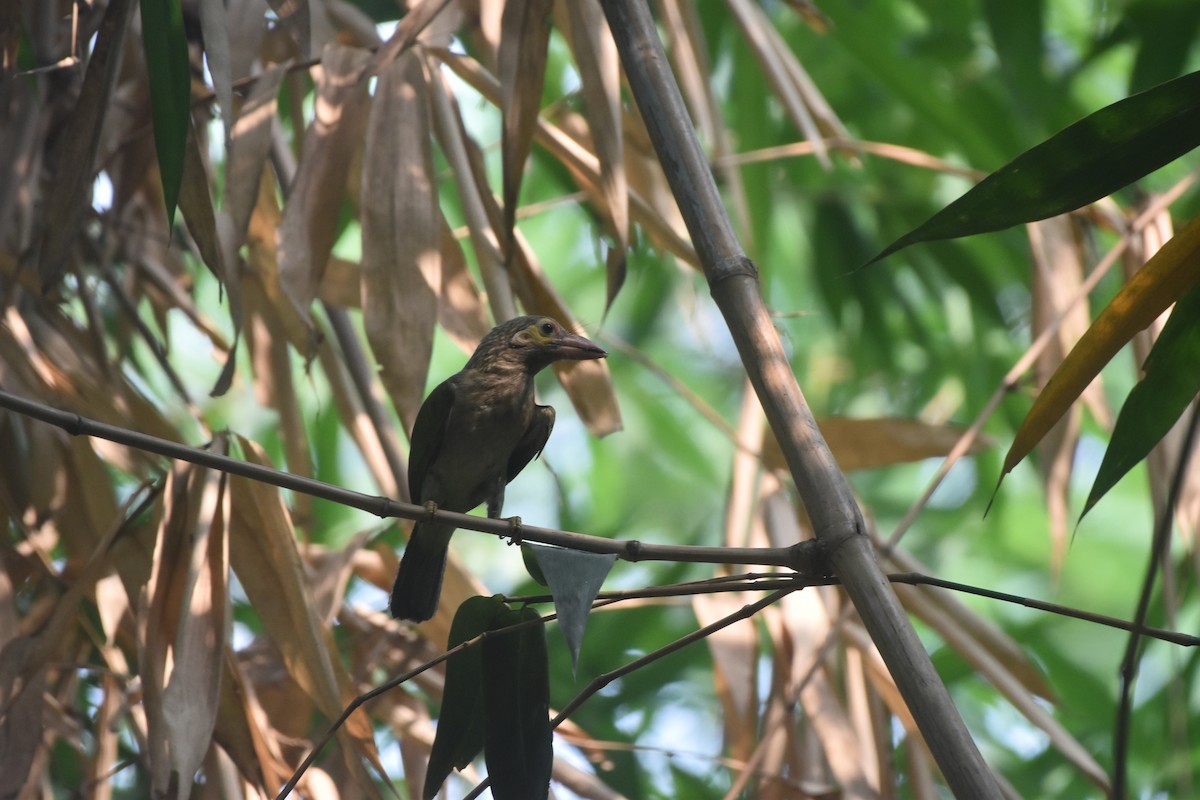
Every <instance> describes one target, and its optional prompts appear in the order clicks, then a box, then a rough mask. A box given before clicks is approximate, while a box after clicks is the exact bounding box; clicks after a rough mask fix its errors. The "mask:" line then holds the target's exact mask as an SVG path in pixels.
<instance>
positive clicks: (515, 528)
mask: <svg viewBox="0 0 1200 800" xmlns="http://www.w3.org/2000/svg"><path fill="white" fill-rule="evenodd" d="M508 525H509V527H510V528H512V533H511V534H510V535H509V537H508V543H509V544H520V543H521V539H522V537H521V518H520V517H509V518H508Z"/></svg>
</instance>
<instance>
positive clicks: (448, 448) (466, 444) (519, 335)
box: [388, 316, 606, 622]
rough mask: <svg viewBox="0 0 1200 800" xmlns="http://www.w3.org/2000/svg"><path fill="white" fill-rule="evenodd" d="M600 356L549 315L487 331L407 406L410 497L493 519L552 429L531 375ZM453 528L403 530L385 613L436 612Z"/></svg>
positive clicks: (416, 616) (425, 615) (418, 615)
mask: <svg viewBox="0 0 1200 800" xmlns="http://www.w3.org/2000/svg"><path fill="white" fill-rule="evenodd" d="M605 355H606V353H605V352H604V351H603V350H602V349H600V348H599V347H597V346H596V345H595V344H593V343H592V342H591V341H589V340H588V339H585V338H584V337H582V336H577V335H575V334H573V333H570V332H568V331H567V330H566V329H564V328H563V327H562V326H561V325H560V324H558V322H556V321H555V320H553V319H551V318H550V317H539V316H527V317H517V318H516V319H511V320H509V321H508V322H504V323H502V324H500V325H497V326H496V327H495V328H493V329H492V330H491V332H489V333H488V335H487V336H485V337H483V341H481V342H480V343H479V347H477V348H476V349H475V353H474V354H473V355H472V356H471V358H470V360H468V361H467V364H466V366H465V367H463V369H462V371H461V372H458V373H457V374H455V375H452V376H450V377H449V378H447V379H446V380H445V381H443V382H442V383H441V384H439V385H438V386H437V388H435V389H434V390H433V391H432V392H430V393H429V397H427V398H425V402H424V403H422V404H421V410H420V411H418V412H417V419H416V422H415V423H414V424H413V434H412V448H411V450H410V452H409V457H408V489H409V494H410V495H411V497H412V500H413V502H414V503H429V502H432V503H435V504H437V506H438V508H441V509H445V510H447V511H459V512H467V511H470V510H471V509H473V508H475V507H476V506H478V505H480V504H482V503H484V502H486V503H487V506H488V516H489V517H498V516H500V508H501V506H502V505H503V503H504V488H505V486H507V485H508V483H509V482H510V481H512V479H513V478H515V477H516V476H517V474H518V473H519V472H520V471H521V470H522V469H524V468H525V465H526V464H528V463H529V462H530V461H532V460H533V459H534V458H536V457H537V455H538V454H539V453H541V452H542V448H543V447H544V446H545V444H546V440H547V439H549V438H550V430H551V429H552V428H553V427H554V409H553V408H551V407H550V406H541V405H538V404H537V403H536V402H534V395H533V389H534V382H533V377H534V376H535V375H536V374H537V373H538V372H540V371H541V370H543V369H545V368H546V367H548V366H549V365H550V364H552V363H554V362H555V361H562V360H572V361H582V360H585V359H593V358H604V356H605ZM453 533H454V526H453V525H450V524H448V523H445V522H440V521H438V520H432V521H429V522H420V523H417V524H416V525H415V526H414V527H413V532H412V536H411V537H409V540H408V546H407V547H406V548H405V550H404V556H403V558H401V560H400V570H399V572H398V573H397V574H396V583H395V586H393V587H392V596H391V601H390V603H389V604H388V607H389V609H390V610H391V613H392V616H393V617H396V618H398V619H408V620H413V621H415V622H423V621H424V620H427V619H429V618H430V617H432V616H433V614H434V612H435V611H437V606H438V599H439V597H440V596H441V591H442V574H443V572H445V569H446V549H447V547H448V546H449V544H450V536H451V534H453Z"/></svg>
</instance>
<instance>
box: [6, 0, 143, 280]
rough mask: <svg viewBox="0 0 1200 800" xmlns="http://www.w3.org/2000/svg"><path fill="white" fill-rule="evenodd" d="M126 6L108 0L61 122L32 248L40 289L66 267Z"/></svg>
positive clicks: (86, 196) (121, 42) (125, 0)
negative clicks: (38, 237)
mask: <svg viewBox="0 0 1200 800" xmlns="http://www.w3.org/2000/svg"><path fill="white" fill-rule="evenodd" d="M132 9H133V0H114V2H111V3H109V4H108V8H107V9H106V10H105V12H104V20H103V22H102V23H101V24H100V30H99V31H97V33H96V40H95V44H94V45H93V46H92V52H91V56H90V57H89V58H88V64H87V72H86V73H84V76H83V84H82V86H81V87H80V90H79V100H78V101H77V102H76V103H75V108H74V109H73V111H72V112H71V114H70V115H69V116H68V117H67V119H66V121H65V123H64V125H65V127H64V128H63V130H62V133H61V137H62V141H63V142H64V143H65V145H64V147H63V151H62V153H60V154H59V157H58V162H59V163H58V171H57V174H56V175H55V176H54V180H53V181H52V182H51V183H50V186H49V196H48V198H47V200H46V208H45V212H44V213H45V219H47V220H52V221H53V224H51V225H46V226H45V230H44V231H43V233H42V241H41V245H40V247H39V248H38V263H37V271H38V278H39V279H40V280H41V283H42V287H43V289H49V288H50V287H51V286H53V285H54V284H55V283H57V282H58V279H59V277H61V275H62V273H63V270H64V269H66V261H67V257H68V255H70V253H71V250H72V249H73V248H74V247H75V246H76V244H77V242H76V238H77V236H78V234H79V231H80V229H81V228H82V227H83V220H84V212H85V211H86V210H87V209H88V208H89V207H90V201H91V191H92V179H93V177H94V174H93V171H92V170H93V165H94V164H95V162H96V153H97V151H98V150H99V149H100V135H101V133H102V132H103V131H104V121H105V118H106V117H107V115H108V111H109V108H111V107H112V105H113V103H112V102H111V100H112V93H113V87H114V86H116V84H117V78H118V74H119V73H120V69H121V60H122V58H121V56H122V54H123V52H124V50H125V36H126V34H127V32H128V31H129V17H130V12H131V11H132ZM6 79H7V78H6ZM10 158H11V156H10Z"/></svg>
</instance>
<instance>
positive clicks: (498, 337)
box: [467, 316, 608, 374]
mask: <svg viewBox="0 0 1200 800" xmlns="http://www.w3.org/2000/svg"><path fill="white" fill-rule="evenodd" d="M606 355H608V354H607V353H605V352H604V350H603V349H601V348H600V347H598V346H597V345H596V344H595V343H594V342H592V341H591V340H590V339H585V338H584V337H582V336H579V335H577V334H574V333H571V332H570V331H568V330H567V329H566V328H564V327H563V326H562V325H560V324H559V323H558V321H557V320H555V319H553V318H551V317H539V316H528V317H517V318H516V319H510V320H509V321H508V322H502V323H501V324H499V325H497V326H496V327H495V328H492V330H491V332H490V333H488V335H487V336H485V337H483V341H481V342H480V343H479V347H478V348H476V349H475V354H474V355H472V356H471V360H470V361H469V362H468V363H467V368H468V369H470V368H472V367H476V368H478V367H483V366H487V365H500V364H513V365H520V366H522V367H524V368H525V369H526V370H528V371H529V373H530V374H533V373H536V372H538V371H540V370H542V369H544V368H545V367H547V366H549V365H550V364H552V363H554V362H555V361H585V360H588V359H593V358H604V357H605V356H606Z"/></svg>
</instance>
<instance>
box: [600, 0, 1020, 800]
mask: <svg viewBox="0 0 1200 800" xmlns="http://www.w3.org/2000/svg"><path fill="white" fill-rule="evenodd" d="M601 5H602V6H603V7H604V11H605V14H606V15H607V17H608V24H609V27H610V28H611V29H612V31H613V36H614V37H615V38H616V40H617V48H618V50H619V52H620V54H621V63H622V65H623V66H624V68H625V73H626V76H627V77H628V79H629V85H630V87H631V89H632V92H633V95H634V98H635V99H636V101H637V104H638V108H639V109H640V110H641V113H642V117H643V119H644V120H645V123H646V129H647V131H648V133H649V134H650V139H651V141H652V142H653V143H654V148H655V151H656V152H657V153H658V157H659V161H660V162H661V163H662V166H663V169H664V171H665V173H666V176H667V181H668V183H669V184H670V186H671V190H672V192H673V193H674V195H675V199H676V202H677V203H678V205H679V210H680V212H681V214H682V215H683V218H684V221H685V223H686V225H687V229H688V232H689V233H690V234H691V238H692V244H693V245H694V246H695V248H696V252H697V254H698V256H699V258H700V262H701V264H702V266H703V268H704V273H705V277H706V278H707V280H708V283H709V287H710V290H711V292H712V295H713V299H714V300H715V301H716V303H717V306H718V307H719V308H720V310H721V313H722V314H723V315H724V317H725V320H726V323H727V324H728V326H729V330H730V333H731V334H732V336H733V340H734V342H735V343H736V345H737V348H738V352H739V353H740V354H741V357H742V362H743V363H744V364H745V366H746V370H747V373H748V375H749V377H750V380H751V382H752V383H753V385H754V389H755V391H756V392H757V393H758V396H759V399H760V401H761V402H762V405H763V409H764V411H765V412H766V414H767V420H768V422H769V423H770V425H771V429H772V430H773V431H774V433H775V436H776V438H777V439H778V440H779V443H780V446H781V448H782V450H783V453H784V456H785V458H786V460H787V462H788V467H789V468H790V470H791V473H792V476H793V479H794V480H795V483H796V486H797V488H798V489H799V492H800V495H801V497H802V498H803V500H804V504H805V506H806V508H807V510H808V513H809V516H810V518H811V519H812V521H813V527H814V530H815V532H816V535H817V541H819V542H820V543H821V545H822V546H823V547H824V548H825V549H826V551H827V552H828V554H829V558H830V563H831V564H832V566H833V569H834V571H835V573H836V574H837V575H838V577H839V578H841V579H842V582H843V584H844V585H845V587H846V591H847V593H848V594H849V595H850V598H851V599H852V600H853V602H854V605H855V608H856V609H857V610H858V613H859V615H860V616H861V617H862V619H863V622H864V624H865V625H866V627H867V630H868V631H869V632H870V634H871V638H872V639H873V640H874V642H875V645H876V647H878V649H879V651H880V653H881V654H882V656H883V658H884V660H885V662H886V663H887V665H888V669H889V670H891V673H892V675H893V677H894V678H895V680H896V684H897V686H898V687H899V688H900V691H901V692H902V694H903V696H904V699H905V701H906V702H907V704H908V706H909V708H910V709H911V710H912V712H913V716H914V717H915V718H916V720H917V724H918V726H919V727H920V730H921V733H922V735H923V736H924V738H925V741H926V742H927V743H928V745H929V748H930V751H931V752H932V753H933V755H934V758H935V759H936V761H937V763H938V766H939V767H940V768H941V770H942V774H943V775H944V776H945V777H946V781H947V783H948V784H949V786H950V788H951V790H952V791H953V792H954V793H955V794H956V795H957V796H959V797H971V798H979V799H980V800H983V799H984V798H993V797H995V798H999V797H1001V796H1002V794H1001V791H1000V788H999V786H998V785H997V782H996V779H995V777H994V776H993V775H992V773H991V770H990V769H989V768H988V766H987V764H986V763H985V762H984V760H983V757H982V756H981V755H980V753H979V750H978V748H977V747H976V746H975V743H974V741H973V740H972V739H971V736H970V734H969V732H968V731H967V728H966V725H965V724H964V723H963V721H962V717H961V716H960V715H959V714H958V710H957V709H956V708H955V707H954V704H953V702H952V701H951V699H950V695H949V693H948V692H947V691H946V688H945V686H944V685H943V684H942V682H941V680H940V678H939V677H938V674H937V671H936V670H935V669H934V667H933V664H932V662H931V661H930V660H929V655H928V654H927V653H926V652H925V649H924V647H923V646H922V645H921V642H920V640H919V639H918V638H917V635H916V632H915V631H914V630H913V627H912V624H911V623H910V622H909V620H908V617H907V615H906V614H905V613H904V611H903V609H902V608H901V606H900V603H899V601H898V600H897V598H896V595H895V593H894V592H893V591H892V589H891V586H890V585H889V584H888V582H887V579H886V578H885V577H884V575H883V573H882V571H881V570H880V568H879V565H878V563H877V562H876V560H875V553H874V550H873V548H872V547H871V542H870V539H869V537H868V536H867V535H866V530H865V525H864V523H863V519H862V514H861V512H860V511H859V508H858V505H857V503H856V502H855V499H854V495H853V493H852V492H851V490H850V486H849V484H848V483H847V481H846V478H845V475H843V473H842V472H841V470H840V469H839V468H838V466H837V463H836V462H835V461H834V459H833V456H832V454H831V453H830V452H829V448H828V446H827V445H826V444H825V441H824V439H823V438H822V437H821V434H820V432H819V430H818V429H817V424H816V421H815V420H814V419H813V416H812V412H811V411H810V410H809V408H808V405H807V403H806V402H805V400H804V397H803V395H802V393H801V391H800V386H799V384H798V383H797V382H796V376H795V374H794V373H793V372H792V370H791V366H790V365H789V363H788V359H787V356H786V354H785V353H784V349H783V346H782V343H781V342H780V339H779V335H778V333H777V332H776V330H775V328H774V327H773V325H772V323H771V317H770V314H769V312H768V310H767V308H766V305H765V303H764V302H763V299H762V294H761V292H760V289H759V283H758V271H757V269H756V268H755V266H754V264H753V263H752V262H751V261H750V259H749V258H747V257H746V255H745V253H744V251H743V250H742V247H741V244H740V243H739V242H738V239H737V236H736V234H735V233H734V231H733V226H732V224H731V222H730V220H729V216H728V214H727V213H726V211H725V208H724V205H723V204H722V202H721V196H720V193H719V192H718V190H717V186H716V182H715V181H714V180H713V176H712V171H711V167H710V165H709V163H708V160H707V158H706V157H705V154H704V152H703V151H702V149H701V147H700V143H699V141H698V140H697V138H696V134H695V130H694V129H693V127H692V124H691V120H690V119H689V118H688V114H687V109H686V107H685V106H684V103H683V98H682V97H681V96H680V93H679V87H678V86H677V85H676V83H675V79H674V76H673V75H672V74H671V71H670V67H669V65H668V63H667V59H666V54H665V53H664V52H663V48H662V42H661V41H659V38H658V32H657V29H656V28H655V24H654V20H653V18H652V17H651V15H650V11H649V8H648V7H647V5H646V4H645V3H644V2H640V1H639V0H601Z"/></svg>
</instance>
